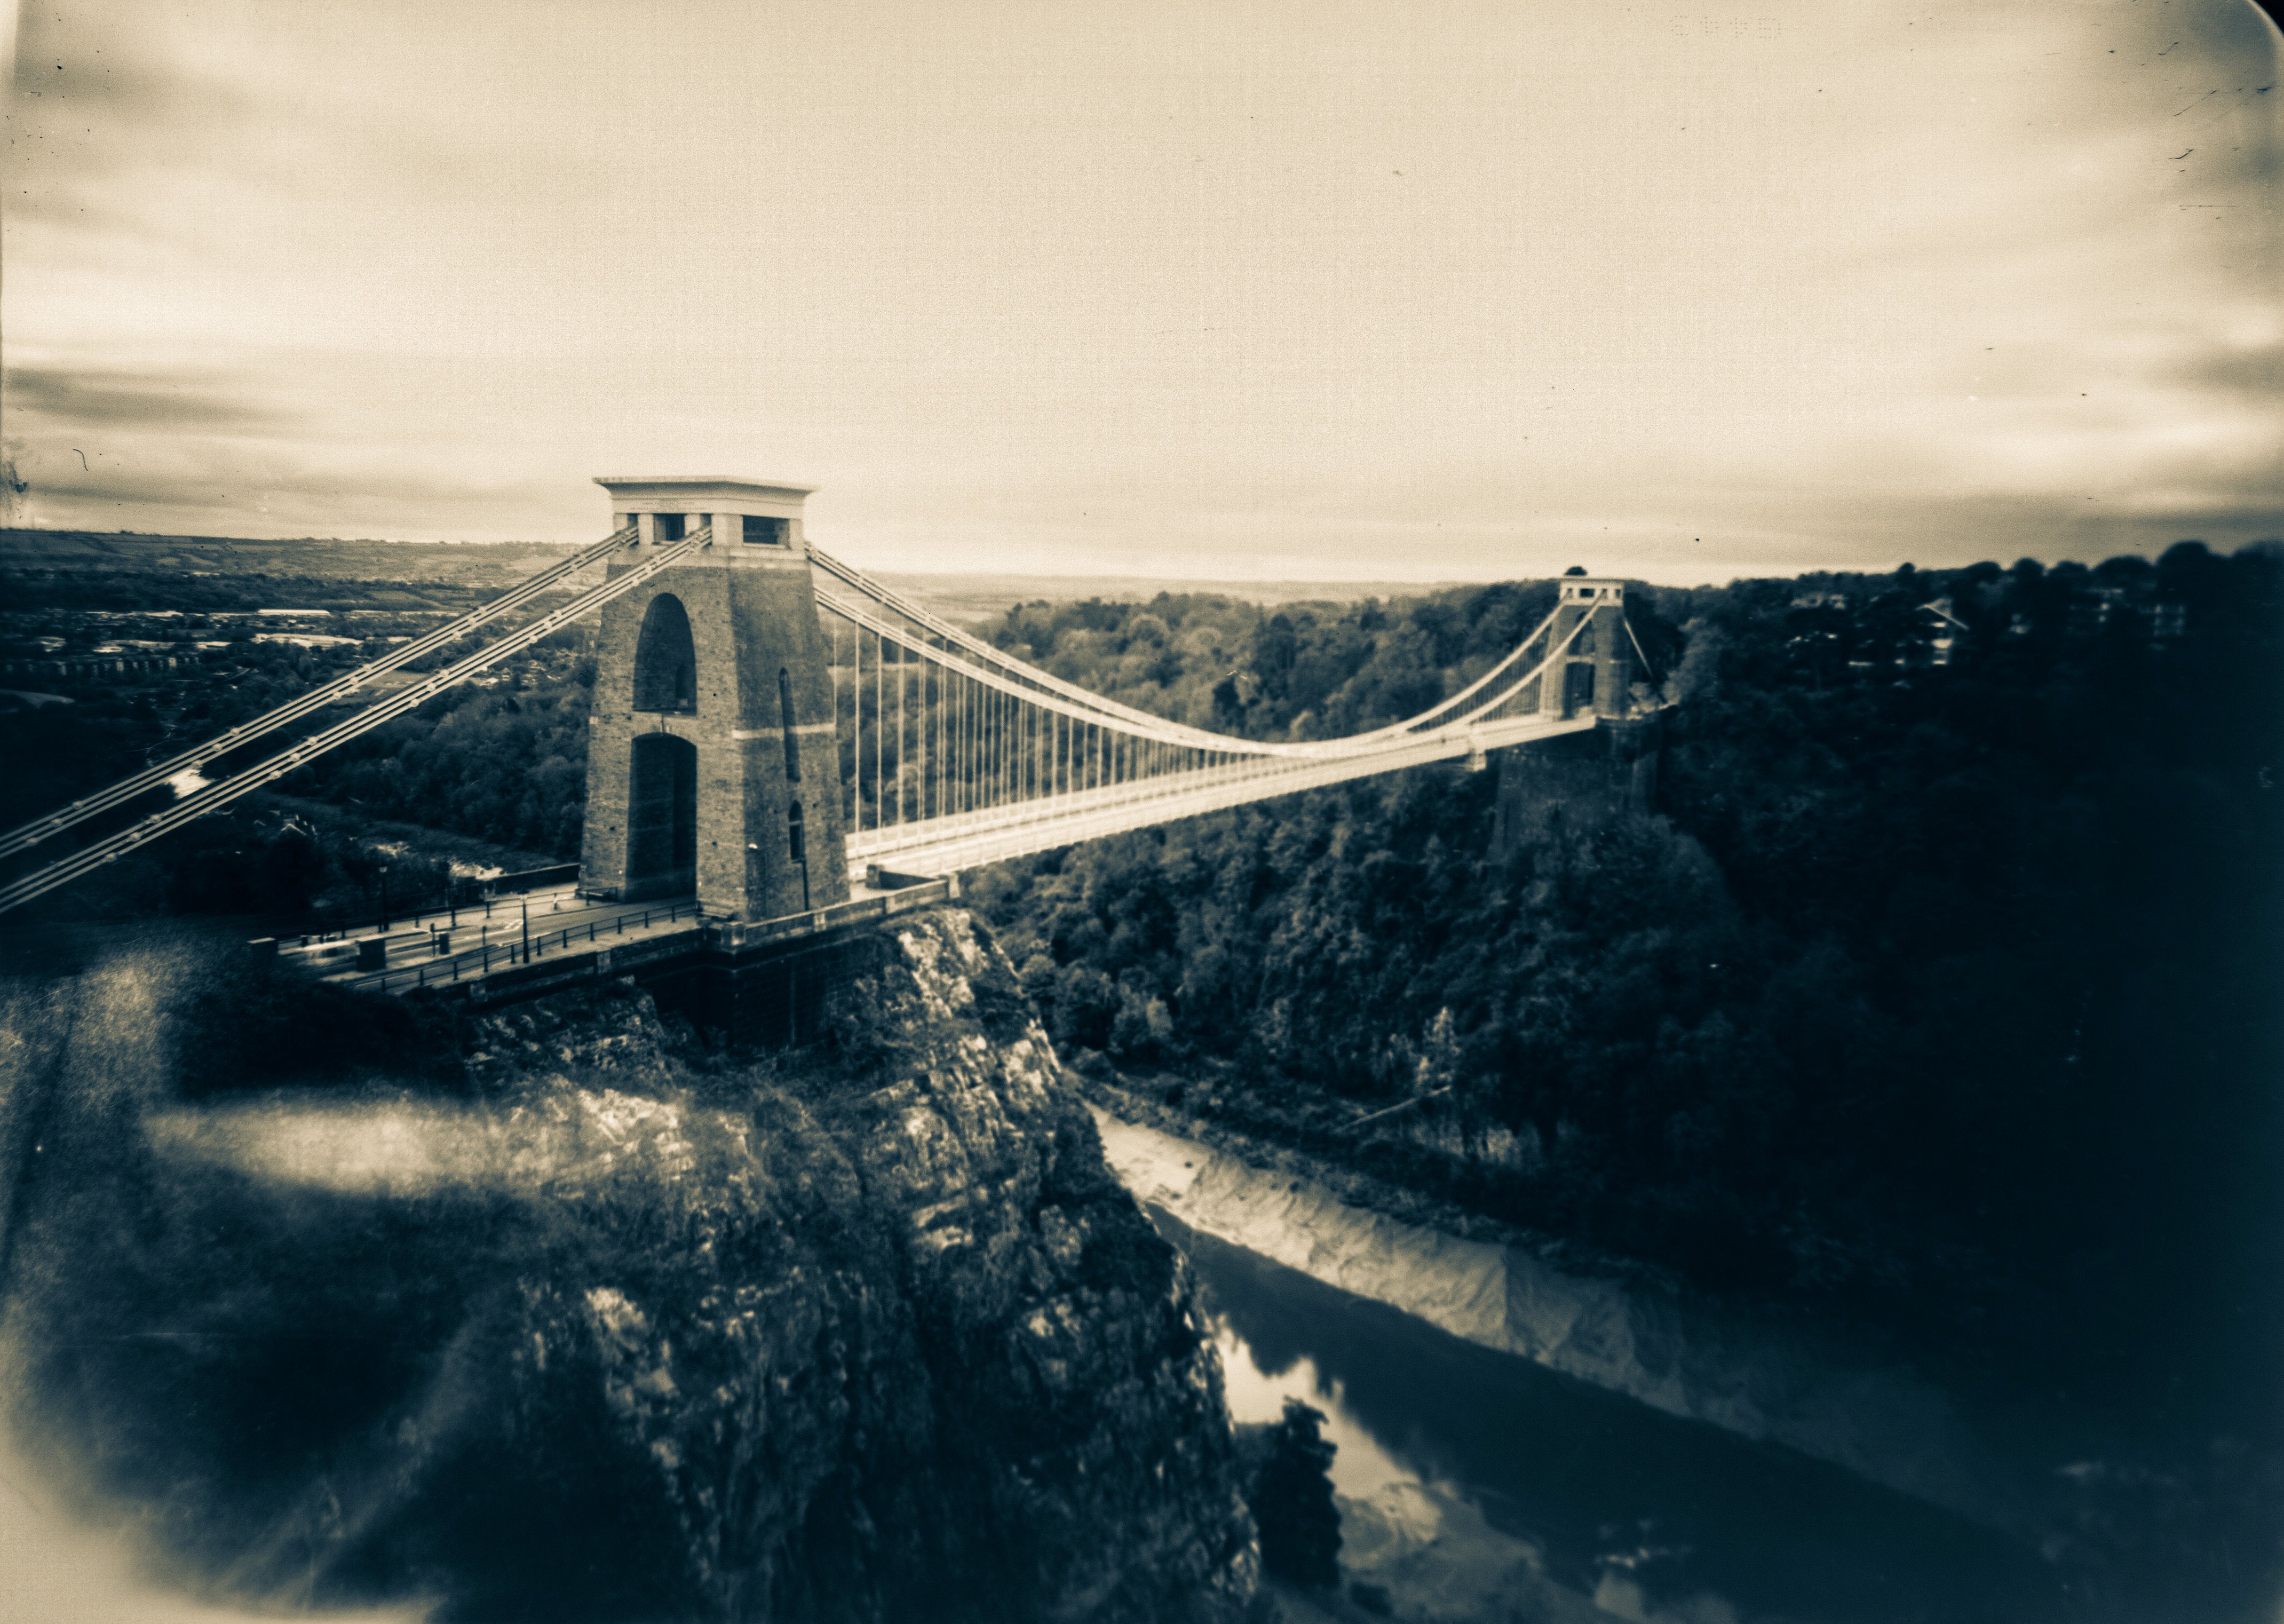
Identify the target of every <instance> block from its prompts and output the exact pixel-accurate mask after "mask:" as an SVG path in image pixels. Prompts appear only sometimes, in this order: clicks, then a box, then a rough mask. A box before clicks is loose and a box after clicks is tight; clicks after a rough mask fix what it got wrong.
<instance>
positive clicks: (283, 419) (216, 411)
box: [4, 366, 291, 435]
mask: <svg viewBox="0 0 2284 1624" xmlns="http://www.w3.org/2000/svg"><path fill="white" fill-rule="evenodd" d="M4 382H5V385H6V394H7V398H8V410H9V412H10V413H11V414H12V415H13V414H19V413H20V414H21V415H22V416H23V417H24V418H27V419H30V420H32V421H31V422H30V423H28V424H25V425H23V426H22V427H21V428H20V429H19V432H20V433H38V432H42V431H43V430H46V429H50V428H55V429H69V430H74V431H76V430H78V429H81V428H86V429H90V430H92V431H97V432H102V431H111V430H121V429H125V430H153V431H157V432H160V433H165V434H193V435H205V434H220V433H231V432H236V431H241V430H246V429H275V428H278V427H281V426H282V425H284V424H285V423H287V422H289V421H291V419H290V418H289V417H288V415H287V414H285V413H284V412H279V411H278V410H277V409H276V408H274V407H272V406H270V405H268V404H262V403H260V402H258V401H256V400H255V399H254V398H253V397H252V396H251V394H250V393H232V392H231V391H230V390H228V389H227V388H225V387H223V385H222V384H221V383H220V381H217V380H215V379H212V378H203V379H199V380H196V381H191V380H184V379H181V378H176V379H173V380H167V379H162V378H159V377H153V376H142V375H137V374H134V373H117V372H96V371H87V370H78V369H67V368H58V367H39V366H12V367H10V368H8V369H7V372H6V374H5V378H4Z"/></svg>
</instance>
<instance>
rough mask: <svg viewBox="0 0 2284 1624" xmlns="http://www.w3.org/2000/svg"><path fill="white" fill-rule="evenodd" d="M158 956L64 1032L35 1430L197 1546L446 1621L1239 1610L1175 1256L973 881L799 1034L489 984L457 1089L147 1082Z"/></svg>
mask: <svg viewBox="0 0 2284 1624" xmlns="http://www.w3.org/2000/svg"><path fill="white" fill-rule="evenodd" d="M166 980H167V977H166V976H165V975H164V974H160V973H157V972H153V971H150V970H148V969H146V970H145V971H144V972H143V973H142V974H141V977H140V980H139V981H138V982H137V986H138V987H139V988H140V989H141V993H140V995H142V996H145V997H148V998H151V999H153V1000H154V1015H155V1016H156V1020H155V1025H154V1028H152V1029H146V1031H145V1034H144V1035H142V1036H138V1037H137V1039H136V1040H135V1041H134V1042H133V1043H132V1044H130V1045H129V1049H131V1050H132V1054H128V1053H127V1051H126V1050H119V1049H116V1048H113V1049H106V1048H105V1047H103V1044H102V1041H101V1040H97V1039H90V1038H87V1037H86V1036H84V1035H83V1034H82V1035H79V1036H72V1037H66V1038H64V1039H59V1043H60V1044H61V1045H62V1046H63V1047H62V1048H61V1049H60V1050H59V1053H58V1054H57V1055H54V1056H51V1057H50V1058H51V1060H52V1061H53V1063H54V1064H55V1065H57V1066H58V1067H59V1068H60V1071H61V1075H62V1076H63V1078H64V1079H65V1080H66V1084H67V1085H69V1084H70V1083H72V1082H73V1080H74V1079H79V1080H80V1081H82V1082H85V1083H86V1084H87V1085H88V1086H87V1087H85V1088H84V1089H83V1090H81V1091H76V1092H74V1093H73V1094H72V1095H71V1097H72V1098H74V1100H75V1101H77V1103H76V1104H75V1105H74V1107H73V1108H72V1109H70V1110H66V1111H64V1112H62V1113H61V1114H60V1117H59V1121H58V1126H57V1127H56V1129H55V1131H54V1132H53V1133H51V1135H50V1138H51V1143H48V1144H46V1145H45V1146H43V1157H45V1158H49V1159H45V1160H43V1165H41V1166H40V1168H39V1170H38V1176H39V1181H40V1182H39V1184H38V1186H37V1187H36V1188H35V1189H33V1190H32V1191H31V1199H29V1200H27V1201H26V1202H23V1203H20V1210H21V1211H22V1212H24V1213H25V1214H26V1216H25V1219H24V1223H23V1228H22V1230H21V1233H20V1237H19V1243H18V1246H17V1253H18V1256H17V1264H16V1268H15V1273H14V1278H13V1279H12V1282H11V1283H10V1284H11V1291H10V1313H9V1326H8V1329H9V1333H10V1335H9V1346H10V1348H11V1350H12V1361H13V1363H14V1366H15V1368H14V1369H13V1370H12V1372H11V1377H12V1380H11V1384H10V1385H11V1386H12V1389H13V1391H15V1392H16V1393H18V1394H19V1395H20V1400H23V1401H21V1402H20V1403H19V1404H18V1405H17V1407H16V1414H15V1415H14V1416H13V1420H14V1422H15V1424H16V1426H17V1428H18V1432H19V1435H20V1438H21V1439H22V1440H24V1442H25V1444H26V1445H27V1447H29V1448H31V1449H33V1450H35V1451H37V1452H38V1453H39V1454H40V1455H42V1457H43V1458H44V1459H45V1460H47V1461H49V1462H51V1463H60V1465H61V1466H62V1467H65V1468H67V1469H68V1471H70V1473H71V1474H73V1475H74V1477H75V1479H76V1481H77V1482H78V1484H79V1485H80V1487H82V1490H83V1491H84V1492H85V1494H86V1495H88V1497H89V1501H90V1504H102V1505H107V1506H111V1507H114V1508H115V1507H118V1506H121V1505H125V1506H128V1507H130V1508H132V1509H133V1511H134V1514H135V1516H136V1518H137V1519H138V1520H139V1522H140V1524H141V1526H142V1532H143V1534H144V1535H145V1538H146V1540H147V1542H148V1544H149V1545H150V1546H151V1548H152V1549H155V1550H158V1551H160V1552H161V1553H163V1554H164V1555H166V1556H167V1557H169V1558H170V1559H172V1560H174V1561H176V1562H179V1563H181V1564H182V1565H184V1568H185V1569H186V1571H188V1572H190V1573H193V1574H195V1575H198V1576H199V1583H201V1584H203V1585H205V1586H207V1588H210V1589H219V1590H222V1591H226V1592H229V1593H232V1594H235V1595H239V1596H242V1597H252V1598H254V1599H256V1600H259V1601H262V1602H265V1603H268V1604H288V1605H300V1604H310V1603H317V1604H324V1603H331V1602H346V1601H351V1600H367V1599H380V1598H387V1597H415V1598H421V1599H427V1600H433V1601H435V1602H437V1603H438V1604H439V1605H440V1609H441V1611H440V1616H442V1617H444V1618H465V1619H495V1618H497V1619H507V1618H548V1619H570V1618H586V1619H610V1620H637V1619H661V1620H662V1619H681V1618H705V1619H724V1620H773V1619H831V1620H927V1619H966V1618H975V1619H982V1618H990V1619H995V1620H1020V1619H1038V1620H1104V1621H1106V1624H1111V1621H1120V1620H1160V1619H1166V1620H1173V1619H1184V1620H1186V1619H1197V1620H1224V1619H1226V1620H1234V1619H1237V1618H1240V1617H1241V1616H1243V1615H1244V1614H1245V1612H1247V1610H1248V1601H1249V1599H1250V1597H1252V1594H1253V1590H1254V1585H1255V1571H1254V1570H1255V1557H1254V1549H1253V1538H1252V1530H1251V1526H1250V1524H1249V1522H1248V1519H1247V1517H1246V1514H1245V1512H1244V1510H1243V1508H1242V1505H1241V1503H1240V1501H1239V1498H1238V1494H1237V1479H1236V1473H1235V1467H1234V1463H1233V1459H1232V1446H1231V1440H1230V1436H1229V1431H1228V1424H1227V1419H1226V1415H1225V1412H1224V1408H1223V1404H1222V1396H1221V1386H1220V1372H1219V1368H1218V1365H1217V1364H1216V1361H1215V1358H1214V1355H1213V1353H1212V1351H1211V1347H1210V1345H1209V1344H1208V1343H1207V1342H1206V1341H1205V1339H1204V1338H1203V1337H1202V1335H1201V1327H1200V1324H1199V1322H1198V1320H1197V1318H1196V1317H1195V1315H1194V1314H1193V1307H1192V1302H1191V1293H1190V1289H1189V1285H1188V1283H1187V1279H1186V1276H1185V1273H1184V1269H1183V1266H1182V1264H1181V1262H1180V1260H1179V1259H1178V1257H1177V1254H1176V1253H1175V1252H1174V1251H1172V1249H1171V1248H1170V1247H1169V1246H1168V1245H1167V1244H1166V1243H1164V1242H1162V1240H1160V1239H1159V1238H1158V1236H1156V1235H1155V1234H1154V1232H1153V1231H1152V1229H1151V1228H1150V1227H1149V1225H1148V1224H1147V1223H1146V1220H1144V1219H1143V1217H1142V1215H1141V1213H1140V1212H1139V1211H1138V1209H1137V1207H1136V1205H1135V1204H1134V1202H1133V1200H1132V1199H1131V1197H1130V1196H1128V1195H1127V1194H1126V1193H1125V1191H1124V1190H1123V1189H1122V1188H1121V1187H1120V1186H1119V1185H1118V1184H1117V1182H1116V1181H1115V1179H1114V1178H1113V1177H1112V1176H1111V1174H1110V1173H1108V1171H1107V1168H1106V1166H1105V1165H1104V1161H1103V1157H1102V1152H1101V1147H1100V1144H1099V1140H1098V1138H1097V1134H1096V1130H1095V1128H1094V1126H1093V1124H1092V1122H1091V1119H1090V1118H1089V1117H1088V1115H1087V1113H1086V1111H1085V1110H1084V1109H1083V1107H1082V1106H1081V1105H1080V1103H1079V1102H1078V1101H1077V1100H1076V1097H1075V1096H1074V1095H1073V1094H1071V1093H1070V1092H1069V1091H1068V1088H1067V1087H1065V1085H1064V1083H1063V1081H1062V1079H1061V1078H1060V1074H1059V1072H1058V1070H1057V1066H1056V1063H1055V1061H1054V1058H1053V1054H1052V1049H1051V1048H1050V1047H1049V1046H1048V1043H1047V1040H1046V1039H1045V1037H1044V1033H1042V1032H1040V1031H1039V1029H1038V1027H1037V1025H1036V1022H1035V1021H1034V1020H1033V1019H1032V1017H1031V1016H1030V1013H1029V1006H1028V1005H1027V1004H1025V1003H1024V1002H1023V1001H1022V1000H1021V995H1020V992H1017V991H1016V989H1015V983H1014V980H1013V976H1012V974H1011V973H1010V971H1009V969H1008V967H1007V965H1006V963H1005V959H1004V957H1003V956H1002V955H1000V954H999V953H998V952H997V949H996V947H994V946H992V945H990V944H989V941H988V940H987V939H986V938H984V937H983V936H982V933H981V932H980V930H978V928H977V927H976V926H975V925H974V923H973V922H971V921H970V919H969V918H968V917H967V916H966V915H965V914H960V913H958V912H955V911H945V912H940V913H936V914H923V915H919V916H916V917H914V918H912V919H911V920H909V921H907V922H904V923H903V925H902V927H901V929H900V930H899V931H898V932H897V934H896V936H895V937H894V938H893V939H892V941H891V943H890V944H889V945H888V947H887V948H886V950H885V951H884V953H883V954H882V957H881V961H880V968H879V970H878V973H877V974H875V975H874V976H873V977H871V978H870V979H869V981H868V982H866V983H865V984H864V985H860V987H859V988H858V989H857V990H856V992H855V994H853V995H852V996H850V997H849V998H848V999H846V1000H844V1002H843V1004H842V1007H841V1011H840V1014H839V1016H838V1031H839V1039H840V1041H839V1042H838V1043H837V1045H835V1046H833V1047H830V1048H829V1049H828V1050H827V1051H825V1052H822V1053H820V1054H817V1055H810V1056H808V1057H805V1058H804V1059H803V1060H802V1061H800V1062H798V1063H791V1062H787V1063H770V1062H762V1063H744V1062H738V1061H733V1060H731V1059H727V1058H724V1057H723V1056H720V1055H708V1054H706V1053H705V1052H703V1050H702V1048H701V1047H699V1046H695V1045H693V1044H692V1043H691V1042H689V1041H688V1040H687V1039H686V1038H682V1039H677V1036H676V1034H674V1033H673V1032H670V1031H669V1029H668V1028H667V1027H666V1026H665V1025H664V1024H661V1021H660V1019H659V1017H658V1016H657V1013H656V1011H655V1009H654V1008H653V1006H652V1005H651V1003H650V1001H649V1000H648V999H647V998H646V997H645V996H643V995H641V994H639V993H636V992H633V991H631V990H630V989H613V990H611V991H610V992H607V993H604V994H589V995H583V996H581V997H578V998H575V999H568V1000H554V1001H551V1002H545V1003H538V1004H533V1005H528V1006H525V1007H523V1008H517V1009H511V1010H509V1011H506V1012H504V1013H502V1014H499V1015H497V1016H491V1017H489V1018H487V1019H485V1020H483V1021H481V1022H480V1023H477V1024H475V1026H474V1027H473V1029H472V1036H473V1043H472V1044H471V1045H469V1046H468V1047H467V1048H466V1050H465V1060H466V1069H467V1073H468V1081H467V1085H466V1087H465V1089H464V1090H463V1091H462V1092H460V1093H459V1094H457V1095H453V1094H440V1093H439V1092H437V1091H436V1090H434V1089H433V1088H428V1089H421V1090H409V1089H404V1088H402V1087H393V1086H389V1085H387V1084H385V1083H381V1082H375V1081H368V1082H367V1083H366V1084H365V1085H364V1086H363V1087H358V1088H356V1089H349V1088H343V1087H333V1088H327V1089H312V1088H308V1087H302V1088H296V1089H292V1090H278V1091H272V1092H268V1093H264V1094H261V1095H259V1096H243V1097H235V1098H222V1099H216V1098H212V1097H209V1098H205V1099H199V1100H194V1101H185V1100H181V1099H178V1098H175V1097H172V1096H171V1095H170V1094H169V1092H168V1086H167V1084H166V1081H165V1079H163V1078H162V1077H159V1076H156V1075H153V1076H152V1077H149V1078H145V1079H140V1080H136V1079H124V1080H122V1079H121V1076H120V1072H119V1068H120V1067H121V1065H122V1064H125V1065H129V1066H130V1067H131V1066H132V1065H136V1064H139V1065H142V1066H144V1067H145V1068H146V1069H153V1070H163V1062H164V1057H165V1052H166V1050H167V1047H168V1040H167V1038H166V1036H165V1034H166V1032H168V1030H169V1026H168V1021H169V1018H170V1017H169V1016H168V999H169V998H171V997H176V996H177V994H176V993H173V992H168V991H167V990H166V987H165V985H164V984H165V983H166ZM153 985H158V986H159V987H160V990H159V991H158V992H152V991H151V990H150V989H151V987H152V986H153ZM179 996H180V997H181V998H184V999H193V1000H194V998H195V996H197V994H196V992H195V989H192V991H189V992H180V994H179ZM148 1030H155V1031H156V1032H158V1033H159V1034H160V1035H159V1036H158V1037H157V1038H156V1039H155V1040H154V1039H153V1038H151V1037H150V1036H149V1035H148ZM185 1030H187V1027H186V1028H185ZM74 1045H76V1046H77V1047H74ZM122 1055H125V1058H124V1059H122ZM137 1056H139V1058H137ZM98 1078H103V1079H108V1080H107V1082H106V1083H105V1084H104V1085H103V1086H100V1087H98V1086H96V1085H95V1083H94V1080H93V1079H98Z"/></svg>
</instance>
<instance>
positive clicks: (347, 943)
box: [278, 885, 700, 992]
mask: <svg viewBox="0 0 2284 1624" xmlns="http://www.w3.org/2000/svg"><path fill="white" fill-rule="evenodd" d="M699 917H700V915H699V912H698V899H697V898H695V897H689V896H684V897H661V898H657V899H655V900H653V901H650V902H603V901H598V900H596V899H593V898H583V897H581V896H580V895H579V894H578V891H577V890H576V888H575V887H573V886H569V885H563V886H555V887H551V888H549V889H548V890H538V891H533V892H531V893H529V894H528V895H526V896H520V897H503V898H495V899H494V900H493V901H492V902H491V903H490V904H489V906H487V905H485V904H483V903H478V904H476V905H475V906H473V907H463V908H455V909H449V910H448V909H441V908H440V909H437V910H436V911H434V912H433V913H426V914H415V915H412V916H411V917H409V918H405V919H402V920H394V921H391V922H390V924H389V927H388V929H387V930H386V931H371V932H366V933H365V934H364V935H363V936H359V937H353V938H340V939H336V940H332V941H319V942H315V943H312V944H311V945H309V946H308V947H306V948H304V947H301V946H299V945H291V944H287V945H281V946H280V948H279V950H278V956H279V958H281V959H284V960H286V961H295V962H301V963H304V964H306V965H307V966H308V967H309V969H312V970H313V971H315V972H316V973H317V975H319V976H321V977H323V978H324V979H325V980H327V981H330V982H333V983H335V984H336V985H341V986H348V987H355V988H357V989H358V990H360V991H364V992H411V991H412V990H413V989H415V988H416V987H424V986H440V985H452V984H454V983H456V982H464V981H480V980H481V979H482V978H483V977H486V976H489V975H491V974H492V973H494V972H495V971H499V970H506V969H520V968H521V967H522V966H524V965H526V964H529V963H536V962H543V961H545V959H546V958H547V957H548V956H549V955H551V954H553V955H560V954H562V953H583V952H587V951H590V950H591V949H592V948H596V947H606V946H610V945H614V944H616V943H623V942H634V941H643V940H646V939H650V938H656V937H661V936H665V935H668V934H669V933H671V932H673V931H677V930H689V929H691V927H692V925H693V924H694V923H696V922H697V921H698V919H699ZM375 939H378V940H379V941H381V942H382V943H383V944H384V946H383V948H382V956H383V960H384V967H383V968H381V969H374V968H372V966H370V965H365V966H362V967H361V966H360V965H359V964H358V962H357V949H358V947H359V945H360V944H361V943H362V942H366V941H372V940H375Z"/></svg>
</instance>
